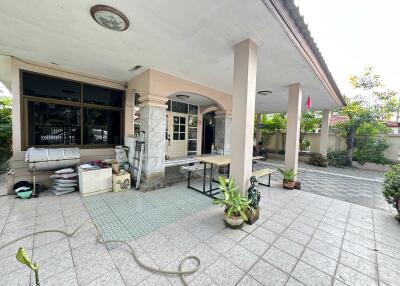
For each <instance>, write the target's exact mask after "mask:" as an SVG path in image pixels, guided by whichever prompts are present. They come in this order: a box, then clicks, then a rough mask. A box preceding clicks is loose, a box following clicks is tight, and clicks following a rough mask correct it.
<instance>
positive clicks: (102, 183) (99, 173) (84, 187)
mask: <svg viewBox="0 0 400 286" xmlns="http://www.w3.org/2000/svg"><path fill="white" fill-rule="evenodd" d="M78 175H79V191H80V192H81V194H82V196H84V197H85V196H90V195H95V194H100V193H105V192H109V191H111V190H112V169H111V168H102V169H97V170H88V169H82V168H78Z"/></svg>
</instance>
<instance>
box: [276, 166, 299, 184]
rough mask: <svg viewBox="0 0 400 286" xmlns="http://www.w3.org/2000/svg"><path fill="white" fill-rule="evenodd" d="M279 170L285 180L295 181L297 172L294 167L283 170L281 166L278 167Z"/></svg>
mask: <svg viewBox="0 0 400 286" xmlns="http://www.w3.org/2000/svg"><path fill="white" fill-rule="evenodd" d="M278 170H279V172H281V174H282V175H283V179H284V180H285V181H289V182H293V181H294V177H295V176H296V173H295V172H294V170H293V169H289V170H283V169H281V168H278Z"/></svg>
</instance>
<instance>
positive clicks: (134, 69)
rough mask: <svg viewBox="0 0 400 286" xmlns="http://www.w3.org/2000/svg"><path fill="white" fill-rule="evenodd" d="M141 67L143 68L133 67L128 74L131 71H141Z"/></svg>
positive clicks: (139, 66)
mask: <svg viewBox="0 0 400 286" xmlns="http://www.w3.org/2000/svg"><path fill="white" fill-rule="evenodd" d="M142 67H143V66H141V65H136V66H134V67H133V68H131V69H129V71H130V72H132V71H137V70H139V69H141V68H142Z"/></svg>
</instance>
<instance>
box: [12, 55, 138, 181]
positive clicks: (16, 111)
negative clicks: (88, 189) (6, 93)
mask: <svg viewBox="0 0 400 286" xmlns="http://www.w3.org/2000/svg"><path fill="white" fill-rule="evenodd" d="M20 70H28V71H33V72H37V73H42V74H47V75H51V76H56V77H61V78H65V79H70V80H76V81H81V82H86V83H90V84H95V85H101V86H105V87H110V88H118V89H125V86H126V84H125V83H124V82H117V81H113V80H108V79H104V78H101V77H98V76H93V75H88V74H83V73H80V72H75V71H70V70H66V69H62V68H59V67H53V66H49V65H45V64H40V63H35V62H31V61H25V60H19V59H16V58H11V90H10V92H11V94H12V96H13V114H12V131H13V166H14V179H13V182H18V181H21V180H28V181H31V179H32V174H31V172H30V171H29V170H28V165H27V163H26V162H25V161H24V158H25V153H26V152H25V151H23V150H22V136H21V133H22V132H21V131H22V124H21V112H22V109H21V96H20V77H19V74H20ZM126 103H127V105H126V109H125V121H127V120H128V119H129V117H130V118H132V120H133V99H130V98H129V96H128V97H127V102H126ZM124 126H125V135H129V134H131V133H133V124H132V123H130V122H128V123H127V122H125V125H124ZM80 153H81V162H90V161H93V160H101V159H106V158H113V157H114V156H115V154H114V149H113V148H101V149H81V150H80ZM47 181H49V178H48V173H46V172H44V173H41V174H39V175H38V182H39V183H45V182H47Z"/></svg>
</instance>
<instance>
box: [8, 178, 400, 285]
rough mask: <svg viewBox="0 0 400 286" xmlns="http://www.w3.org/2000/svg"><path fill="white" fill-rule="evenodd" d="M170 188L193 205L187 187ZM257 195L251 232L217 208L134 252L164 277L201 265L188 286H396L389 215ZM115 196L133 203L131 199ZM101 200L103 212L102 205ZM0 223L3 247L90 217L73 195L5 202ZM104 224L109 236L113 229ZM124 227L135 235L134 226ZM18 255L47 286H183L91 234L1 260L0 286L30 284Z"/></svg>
mask: <svg viewBox="0 0 400 286" xmlns="http://www.w3.org/2000/svg"><path fill="white" fill-rule="evenodd" d="M174 188H175V189H173V190H174V191H175V192H185V195H186V194H188V195H193V197H195V195H197V194H196V193H195V192H193V191H190V190H187V189H186V188H185V185H184V184H179V185H177V186H175V187H174ZM260 189H261V190H262V200H261V218H260V220H259V221H257V223H256V224H255V225H252V226H249V225H246V226H245V227H244V228H243V229H241V230H231V229H229V228H226V227H225V224H224V222H223V216H222V210H221V208H220V207H219V206H213V205H210V206H209V207H207V208H205V209H203V210H200V211H198V212H196V211H193V212H185V216H184V217H182V218H181V219H179V220H178V221H176V222H173V223H171V224H169V225H165V226H161V227H160V228H159V229H157V230H154V231H152V232H150V233H148V234H146V235H144V236H142V237H140V238H137V239H135V240H132V241H130V244H131V245H132V246H133V247H134V248H135V249H136V250H137V252H138V253H139V255H140V257H141V259H143V260H144V261H145V262H146V263H148V264H150V265H154V266H158V267H162V268H168V269H177V267H178V264H179V263H178V261H180V259H182V258H183V257H184V256H187V255H197V256H198V257H199V258H200V259H201V267H200V271H199V272H198V273H196V274H194V275H191V276H188V277H187V279H188V280H189V281H190V285H224V286H225V285H226V286H229V285H241V286H243V285H246V286H247V285H385V286H386V285H399V281H400V270H399V269H400V225H399V224H398V222H397V221H396V220H395V218H394V215H393V214H392V213H389V212H383V211H380V210H377V209H371V208H368V207H363V206H360V205H356V204H351V203H347V202H343V201H340V200H335V199H332V198H328V197H323V196H319V195H315V194H312V193H307V192H303V191H295V190H294V191H288V190H283V189H281V188H280V187H272V188H266V187H261V188H260ZM164 191H165V190H159V191H156V192H157V196H158V195H159V196H160V197H162V195H161V194H162V193H163V192H164ZM128 192H129V191H128ZM156 192H153V194H156ZM167 192H168V190H167ZM148 194H149V196H150V194H151V193H148ZM109 195H110V199H111V198H113V199H122V198H124V201H125V203H129V202H130V201H129V200H127V199H126V196H128V193H125V194H124V193H120V194H109ZM99 198H101V200H102V201H103V202H107V200H105V199H104V198H107V196H106V195H104V196H101V197H99ZM133 199H134V198H131V200H133ZM93 200H95V199H93ZM99 200H100V199H99ZM106 204H107V203H106ZM144 204H145V203H144ZM107 206H108V205H107ZM149 207H150V206H149ZM151 207H153V208H154V209H155V208H157V206H156V205H153V203H151ZM108 208H110V207H109V206H108ZM110 210H111V213H113V212H114V213H115V212H116V211H117V210H116V209H112V208H110ZM159 215H160V216H162V213H159ZM117 218H118V217H117ZM0 219H1V220H0V228H1V229H2V232H1V236H0V244H3V243H5V242H7V241H9V240H11V239H13V238H15V237H19V236H22V235H24V234H27V233H30V232H32V231H33V230H42V229H47V228H57V229H62V230H69V231H70V230H72V229H74V227H76V226H77V225H79V224H80V223H82V222H83V221H85V220H87V219H90V215H89V213H88V212H87V209H86V207H85V204H84V203H83V201H82V199H81V197H80V196H79V194H76V193H75V194H68V195H65V196H60V197H55V196H52V195H47V196H46V195H42V196H41V197H40V198H38V199H31V200H15V199H14V198H13V197H10V196H8V197H0ZM104 223H105V224H106V225H110V227H113V225H114V223H115V221H109V222H104ZM123 223H125V224H128V225H131V226H132V227H133V228H134V224H135V223H136V222H132V223H130V222H129V221H126V222H123ZM19 246H24V247H25V248H26V249H27V250H28V253H29V254H30V255H32V254H33V258H34V260H35V261H37V262H38V264H39V266H40V275H41V278H42V285H181V282H180V280H179V278H177V277H173V276H168V277H167V276H162V275H157V274H153V273H150V272H148V271H145V270H143V269H141V268H140V267H139V266H138V265H137V264H136V263H135V262H134V261H133V259H132V258H131V257H130V256H129V254H128V251H127V249H126V248H125V247H123V246H122V247H118V248H115V249H112V250H109V249H107V248H106V247H105V246H104V245H101V244H98V243H96V240H95V230H94V226H93V225H92V224H88V225H86V226H85V228H84V229H83V231H81V232H79V233H78V234H76V236H74V237H69V238H65V237H63V236H62V235H58V234H46V235H36V236H35V237H31V238H28V239H25V240H24V241H22V242H21V243H17V244H15V245H13V246H9V247H7V248H6V249H3V250H1V251H0V265H1V266H2V267H1V268H0V285H29V283H30V281H31V283H32V279H33V277H31V275H30V273H29V271H28V270H27V269H26V267H23V266H21V265H20V264H18V263H17V262H16V260H15V258H14V255H15V252H16V250H17V248H18V247H19ZM5 265H6V267H5ZM186 267H188V266H186ZM31 285H32V284H31Z"/></svg>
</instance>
